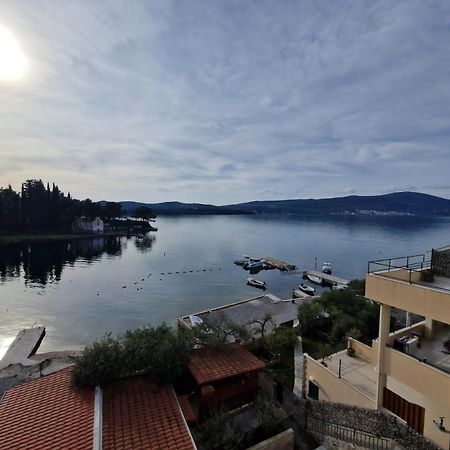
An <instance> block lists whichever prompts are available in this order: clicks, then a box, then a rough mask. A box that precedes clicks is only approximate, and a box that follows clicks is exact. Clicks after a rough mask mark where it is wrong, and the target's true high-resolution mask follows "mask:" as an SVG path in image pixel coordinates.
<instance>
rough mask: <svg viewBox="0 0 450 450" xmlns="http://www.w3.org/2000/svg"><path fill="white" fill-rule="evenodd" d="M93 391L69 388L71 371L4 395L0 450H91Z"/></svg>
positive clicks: (38, 380) (27, 384)
mask: <svg viewBox="0 0 450 450" xmlns="http://www.w3.org/2000/svg"><path fill="white" fill-rule="evenodd" d="M93 421H94V391H93V390H92V389H90V390H81V389H76V388H72V387H71V381H70V370H69V369H64V370H61V371H59V372H56V373H54V374H52V375H47V376H45V377H42V378H38V379H36V380H33V381H29V382H28V383H24V384H22V385H20V386H16V387H15V388H13V389H10V390H9V391H7V392H6V393H5V395H4V397H3V399H2V401H1V403H0V450H18V449H20V450H38V449H45V450H60V449H71V450H84V449H86V450H87V449H92V439H93V436H92V430H93V423H94V422H93Z"/></svg>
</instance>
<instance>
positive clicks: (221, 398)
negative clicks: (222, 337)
mask: <svg viewBox="0 0 450 450" xmlns="http://www.w3.org/2000/svg"><path fill="white" fill-rule="evenodd" d="M187 367H188V370H189V372H190V374H191V375H192V377H193V379H194V380H195V384H196V395H195V399H194V401H195V402H196V404H197V407H198V415H199V418H200V419H201V418H202V417H204V415H205V414H206V413H208V412H209V411H210V410H211V409H213V408H215V407H217V406H218V405H220V404H225V405H226V406H228V407H229V408H231V409H234V408H238V407H240V406H243V405H245V404H247V403H250V402H252V401H253V398H254V396H255V394H256V391H257V389H258V375H259V372H260V370H261V369H263V368H264V367H265V363H264V362H263V361H261V360H259V359H258V358H256V357H255V356H253V355H252V354H251V353H250V352H249V351H248V350H246V349H245V348H244V347H243V346H242V345H240V344H239V343H237V342H232V343H229V344H226V345H224V346H222V347H218V348H214V347H204V348H199V349H195V350H193V351H191V353H190V356H189V361H188V365H187Z"/></svg>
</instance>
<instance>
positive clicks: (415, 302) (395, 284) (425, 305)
mask: <svg viewBox="0 0 450 450" xmlns="http://www.w3.org/2000/svg"><path fill="white" fill-rule="evenodd" d="M394 272H395V271H394ZM384 275H385V274H384V273H383V276H379V275H377V274H369V275H367V277H366V297H367V298H370V299H372V300H375V301H376V302H378V303H383V304H385V305H390V306H395V307H396V308H400V309H403V310H404V311H410V312H413V313H415V314H419V315H421V316H425V317H428V318H430V319H433V320H436V321H440V322H444V323H447V324H450V308H449V307H448V305H449V302H450V291H443V290H441V289H436V288H431V287H426V286H418V285H414V284H409V283H408V282H405V281H399V280H394V279H389V278H386V277H385V276H384Z"/></svg>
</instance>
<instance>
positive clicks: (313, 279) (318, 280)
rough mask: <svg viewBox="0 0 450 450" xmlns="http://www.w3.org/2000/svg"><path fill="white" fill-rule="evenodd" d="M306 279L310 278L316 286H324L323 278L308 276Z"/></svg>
mask: <svg viewBox="0 0 450 450" xmlns="http://www.w3.org/2000/svg"><path fill="white" fill-rule="evenodd" d="M306 278H308V280H309V281H312V282H313V283H315V284H320V285H322V282H323V280H322V278H320V277H316V276H315V275H310V274H308V275H307V276H306Z"/></svg>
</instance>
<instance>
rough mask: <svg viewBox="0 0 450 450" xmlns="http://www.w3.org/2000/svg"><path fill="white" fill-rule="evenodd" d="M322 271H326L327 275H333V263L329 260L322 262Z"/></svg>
mask: <svg viewBox="0 0 450 450" xmlns="http://www.w3.org/2000/svg"><path fill="white" fill-rule="evenodd" d="M322 272H323V273H326V274H327V275H331V264H330V263H328V262H324V263H323V264H322Z"/></svg>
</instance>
